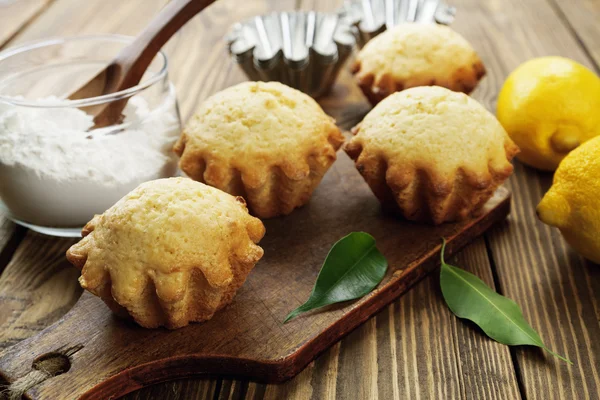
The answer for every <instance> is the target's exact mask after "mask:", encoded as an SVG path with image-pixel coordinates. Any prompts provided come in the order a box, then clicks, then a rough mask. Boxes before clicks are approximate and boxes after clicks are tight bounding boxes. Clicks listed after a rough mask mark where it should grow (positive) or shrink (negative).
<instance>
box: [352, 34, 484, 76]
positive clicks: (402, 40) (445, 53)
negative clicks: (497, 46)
mask: <svg viewBox="0 0 600 400" xmlns="http://www.w3.org/2000/svg"><path fill="white" fill-rule="evenodd" d="M357 65H359V66H360V68H359V69H360V73H359V76H361V75H362V76H364V75H372V76H374V80H375V82H379V81H380V80H381V79H382V78H384V77H391V78H392V79H394V80H395V81H398V82H405V85H404V86H405V87H412V86H417V85H431V84H436V83H437V84H438V85H439V84H441V83H443V82H452V81H453V80H456V79H458V77H457V76H456V74H457V71H458V70H461V69H463V70H467V69H475V70H476V71H474V72H473V73H476V74H483V66H482V65H481V61H480V60H479V57H478V56H477V53H475V50H473V47H471V45H470V44H469V42H467V41H466V40H465V39H464V38H463V37H462V36H461V35H459V34H458V33H457V32H455V31H453V30H452V29H450V28H448V27H447V26H444V25H438V24H429V23H428V24H425V23H405V24H400V25H398V26H396V27H394V28H392V29H390V30H387V31H385V32H383V33H381V34H380V35H377V36H376V37H375V38H373V39H372V40H370V41H369V42H368V43H367V44H366V45H365V47H364V48H363V49H362V50H361V51H360V53H359V54H358V56H357ZM461 73H463V74H464V73H465V71H461ZM479 77H480V76H478V77H477V78H479ZM413 82H414V83H415V84H413Z"/></svg>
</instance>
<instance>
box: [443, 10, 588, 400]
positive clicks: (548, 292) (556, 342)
mask: <svg viewBox="0 0 600 400" xmlns="http://www.w3.org/2000/svg"><path fill="white" fill-rule="evenodd" d="M576 3H581V2H570V3H569V5H568V6H567V5H566V4H565V7H571V8H572V7H574V5H575V4H576ZM455 4H456V6H457V7H458V8H459V10H460V12H459V14H458V18H457V20H456V22H455V24H454V25H453V26H454V27H455V28H456V29H457V30H459V31H460V32H462V33H464V34H465V35H467V37H469V38H470V39H471V41H472V43H473V45H474V46H475V48H476V49H477V50H478V51H479V53H480V55H481V56H482V58H483V60H484V63H485V64H486V66H487V67H488V68H487V70H488V76H487V77H486V78H485V79H486V83H487V85H488V86H486V85H483V86H482V88H481V91H478V92H477V93H476V94H475V96H476V97H477V98H479V99H480V100H482V101H483V102H484V104H486V106H487V107H488V108H489V109H491V110H494V109H495V101H496V95H497V93H498V90H499V89H500V87H501V85H502V83H503V81H504V79H505V78H506V76H507V75H508V74H509V73H510V72H511V71H512V70H513V69H514V68H516V67H517V66H518V65H519V64H520V63H522V62H524V61H526V60H527V59H529V58H532V57H537V56H543V55H562V56H565V57H569V58H572V59H574V60H576V61H578V62H581V63H582V64H584V65H586V66H588V67H590V68H593V64H592V60H590V59H589V58H588V57H587V54H586V52H585V51H584V49H582V48H581V47H580V46H579V45H578V41H577V39H576V38H575V37H573V35H571V34H570V30H569V27H568V26H567V25H566V24H565V22H564V20H562V19H561V18H560V16H559V15H558V14H557V13H556V10H555V9H554V8H553V7H552V6H551V5H550V3H548V2H547V1H546V0H527V1H525V0H507V1H489V2H479V1H475V0H456V1H455ZM573 28H575V29H577V24H573ZM486 87H487V88H489V90H486ZM551 179H552V177H551V175H550V174H547V173H539V172H536V171H535V170H533V169H531V168H528V167H525V166H523V165H522V164H520V163H518V162H517V163H516V169H515V173H514V175H513V177H511V179H510V181H509V186H510V187H511V189H512V191H513V193H514V206H513V212H512V214H511V217H510V219H509V222H508V223H506V224H502V225H501V226H500V227H498V228H496V229H495V230H493V231H492V232H491V233H490V234H488V238H489V242H490V247H491V250H492V253H493V260H494V262H495V271H496V274H497V276H498V282H499V285H500V290H501V291H502V293H503V294H505V295H507V296H508V297H510V298H512V299H513V300H515V301H516V302H517V303H518V304H520V305H521V307H522V308H523V312H524V315H525V317H526V319H527V320H528V321H530V322H531V325H532V326H533V327H534V328H536V329H537V330H538V331H539V332H540V335H541V337H542V338H543V340H544V341H545V343H546V345H547V346H548V347H550V348H551V349H553V350H554V351H556V352H558V353H561V354H563V355H566V356H567V357H569V358H570V359H571V360H573V361H574V362H575V365H573V366H569V365H568V364H566V363H564V362H562V361H560V360H558V359H555V358H553V357H552V356H550V355H548V354H545V353H542V352H541V351H539V350H537V349H533V348H527V347H520V348H515V349H514V354H515V357H516V362H517V366H518V368H517V372H518V378H519V381H520V385H521V388H522V390H523V395H524V396H525V398H527V399H572V398H598V397H599V396H600V392H599V388H600V379H599V377H598V366H600V343H599V342H598V341H597V340H594V339H593V338H597V337H600V323H599V317H598V316H599V315H598V310H599V304H598V301H599V298H598V293H600V281H599V279H598V278H599V276H600V270H599V269H598V268H597V266H592V265H590V264H589V263H587V262H585V261H584V260H582V259H581V258H580V257H578V256H577V255H576V254H575V253H574V252H573V251H572V250H571V249H569V248H568V247H567V245H566V243H565V242H564V240H563V239H562V238H561V237H560V234H559V232H558V231H557V230H555V229H551V228H549V227H547V226H545V225H543V224H542V223H541V222H539V221H538V220H537V218H536V216H535V206H536V205H537V203H538V202H539V200H540V199H541V196H542V195H543V193H544V192H545V191H546V190H547V189H548V187H549V186H550V184H551Z"/></svg>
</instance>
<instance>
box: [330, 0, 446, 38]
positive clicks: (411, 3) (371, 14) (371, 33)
mask: <svg viewBox="0 0 600 400" xmlns="http://www.w3.org/2000/svg"><path fill="white" fill-rule="evenodd" d="M340 15H342V16H343V18H344V19H346V20H347V23H348V24H349V25H352V26H355V27H356V28H357V32H358V35H357V37H356V42H357V45H358V46H359V47H361V48H362V47H363V46H364V45H365V44H366V43H367V42H368V41H369V40H371V39H372V38H374V37H375V36H377V35H378V34H380V33H381V32H383V31H385V30H386V29H389V28H391V27H393V26H396V25H398V24H400V23H403V22H431V23H438V24H443V25H450V24H451V23H452V22H454V16H455V15H456V8H455V7H452V6H449V5H447V4H445V3H443V2H441V1H440V0H346V1H344V5H343V7H342V9H341V10H340Z"/></svg>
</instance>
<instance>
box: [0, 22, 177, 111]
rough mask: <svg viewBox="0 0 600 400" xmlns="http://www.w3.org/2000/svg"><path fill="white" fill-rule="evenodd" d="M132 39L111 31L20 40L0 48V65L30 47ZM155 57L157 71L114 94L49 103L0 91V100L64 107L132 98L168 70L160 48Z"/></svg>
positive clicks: (158, 79)
mask: <svg viewBox="0 0 600 400" xmlns="http://www.w3.org/2000/svg"><path fill="white" fill-rule="evenodd" d="M134 39H135V37H133V36H128V35H121V34H114V33H113V34H92V35H75V36H57V37H52V38H45V39H39V40H32V41H28V42H25V43H22V44H20V45H17V46H13V47H9V48H7V49H5V50H3V51H0V64H1V63H2V62H3V61H4V60H6V59H8V58H10V57H12V56H15V55H17V54H21V53H26V52H28V51H30V50H35V49H39V48H42V47H47V46H53V45H59V44H64V43H68V42H75V41H92V40H108V41H113V42H121V43H124V44H130V43H131V42H133V40H134ZM115 55H116V54H115ZM157 56H159V57H160V60H162V66H161V68H160V70H159V71H158V72H156V73H154V74H153V75H152V76H151V77H149V78H147V79H144V80H143V81H141V82H140V83H138V84H137V85H135V86H132V87H130V88H128V89H125V90H121V91H118V92H115V93H109V94H104V95H101V96H95V97H88V98H85V99H78V100H68V99H57V100H56V101H53V102H48V101H47V100H46V101H39V100H26V99H19V98H17V97H12V96H6V95H2V93H0V102H5V103H9V104H13V105H17V106H24V107H36V108H65V107H75V108H80V107H87V106H94V105H98V104H105V103H109V102H113V101H116V100H121V99H124V98H129V97H132V96H133V95H135V94H137V93H139V92H142V91H143V90H145V89H147V88H149V87H150V86H152V85H154V84H155V83H157V82H159V81H160V80H162V79H163V78H164V77H165V76H166V75H167V70H168V65H169V62H168V58H167V55H166V54H165V53H164V52H163V51H162V50H160V51H159V52H158V53H157ZM90 78H91V77H90Z"/></svg>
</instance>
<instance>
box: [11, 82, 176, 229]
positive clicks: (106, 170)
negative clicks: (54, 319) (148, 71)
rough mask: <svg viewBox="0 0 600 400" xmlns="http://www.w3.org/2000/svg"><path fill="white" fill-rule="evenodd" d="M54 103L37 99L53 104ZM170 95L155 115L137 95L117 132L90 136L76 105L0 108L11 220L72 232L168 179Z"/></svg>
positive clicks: (171, 167)
mask: <svg viewBox="0 0 600 400" xmlns="http://www.w3.org/2000/svg"><path fill="white" fill-rule="evenodd" d="M56 101H57V99H55V98H48V99H43V100H41V101H40V102H48V103H52V102H56ZM175 101H176V100H175V94H174V90H173V88H171V94H170V95H169V97H168V98H167V99H166V101H165V102H164V103H163V104H161V105H160V106H159V107H157V108H156V109H154V110H149V108H148V104H147V102H146V101H145V100H144V99H143V98H142V97H140V96H136V97H133V98H131V99H130V100H129V102H128V103H127V107H126V108H125V110H124V115H125V120H124V123H123V128H124V130H123V131H121V132H118V133H114V134H108V135H107V134H106V133H107V132H109V131H114V127H109V128H102V129H97V130H94V131H93V137H92V138H90V132H87V130H88V129H89V128H90V127H92V126H93V118H92V117H91V116H90V115H88V114H86V113H85V112H83V111H81V110H79V109H77V108H36V107H24V106H16V105H12V104H6V103H0V198H1V199H2V202H3V203H4V205H5V206H6V208H7V209H8V210H9V212H10V213H11V214H12V216H13V217H15V218H17V219H19V220H22V221H25V222H28V223H31V224H35V225H42V226H55V227H77V226H82V225H83V224H85V223H86V222H87V221H89V220H90V219H91V217H93V216H94V214H99V213H102V212H104V211H105V210H106V209H107V208H109V207H110V206H111V205H113V204H114V203H115V202H116V201H117V200H119V199H120V198H121V197H123V196H124V195H125V194H127V193H128V192H129V191H131V190H132V189H134V188H135V187H136V186H137V185H139V184H140V183H141V182H144V181H148V180H151V179H158V178H164V177H168V176H173V175H175V173H176V171H177V163H176V158H175V157H174V155H173V153H172V151H171V146H172V145H173V142H174V141H175V140H176V139H177V136H178V135H179V131H180V122H179V116H178V115H177V107H176V104H175Z"/></svg>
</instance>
